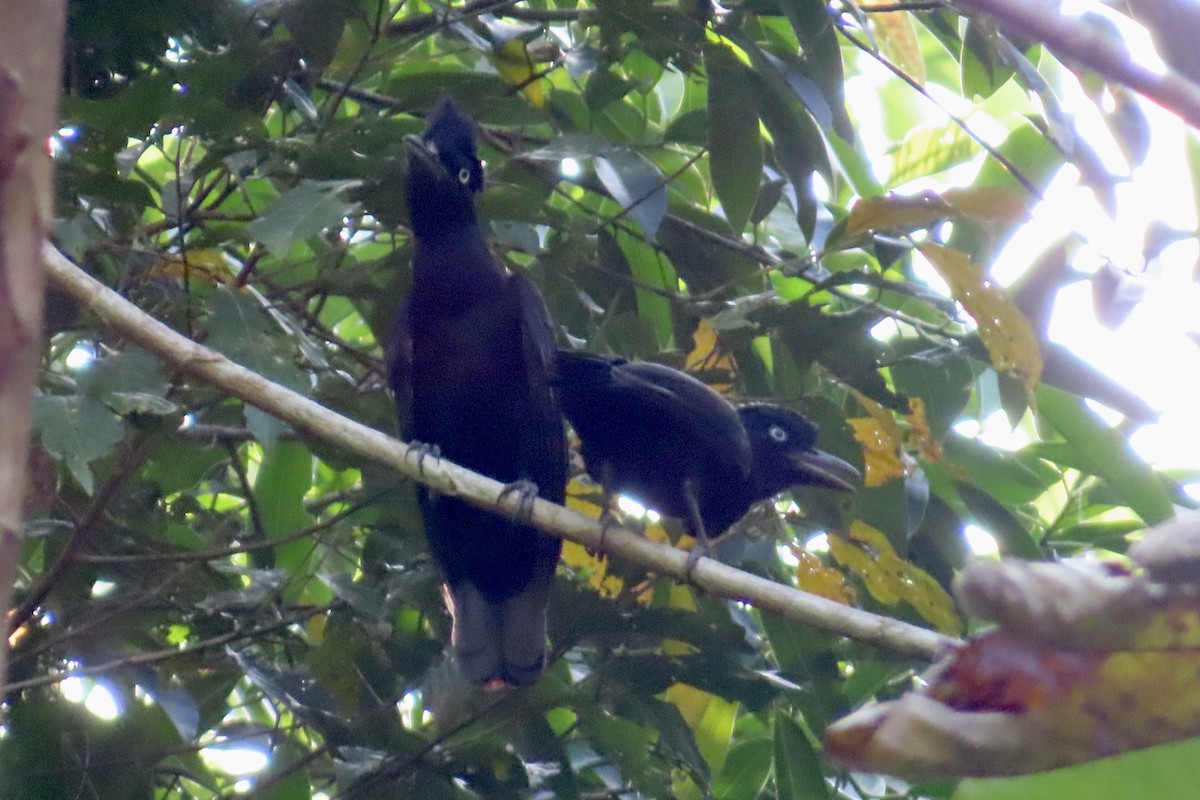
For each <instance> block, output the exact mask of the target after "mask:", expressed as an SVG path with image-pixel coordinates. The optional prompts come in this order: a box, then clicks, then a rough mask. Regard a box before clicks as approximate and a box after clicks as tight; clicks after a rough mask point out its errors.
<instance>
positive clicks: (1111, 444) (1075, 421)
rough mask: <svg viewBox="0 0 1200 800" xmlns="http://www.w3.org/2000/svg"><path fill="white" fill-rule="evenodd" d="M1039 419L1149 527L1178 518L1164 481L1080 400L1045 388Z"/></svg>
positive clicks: (1041, 393) (1041, 389) (1041, 392)
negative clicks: (1071, 448) (1069, 446)
mask: <svg viewBox="0 0 1200 800" xmlns="http://www.w3.org/2000/svg"><path fill="white" fill-rule="evenodd" d="M1037 410H1038V416H1039V417H1041V418H1042V419H1044V420H1045V421H1046V422H1048V423H1050V425H1051V426H1053V427H1054V429H1055V430H1056V431H1058V433H1059V434H1060V435H1061V436H1062V437H1063V438H1064V439H1066V441H1067V443H1068V444H1070V445H1071V446H1072V447H1074V448H1075V450H1076V451H1077V452H1078V453H1079V454H1080V455H1081V456H1082V457H1083V458H1084V459H1085V461H1086V463H1087V464H1088V465H1089V468H1088V471H1089V472H1091V473H1092V474H1093V475H1097V476H1099V477H1101V478H1104V479H1105V480H1106V481H1108V482H1109V483H1110V484H1112V487H1113V488H1114V489H1116V490H1117V492H1118V493H1119V494H1120V496H1121V497H1123V498H1124V499H1125V502H1126V503H1128V504H1129V507H1130V508H1132V509H1133V510H1134V511H1135V512H1136V513H1137V515H1138V516H1140V517H1141V518H1142V519H1143V520H1145V522H1146V524H1147V525H1155V524H1157V523H1159V522H1163V521H1165V520H1168V519H1171V518H1172V517H1174V516H1175V509H1174V506H1173V505H1172V504H1171V496H1170V495H1169V494H1167V490H1166V489H1165V488H1163V484H1162V481H1160V480H1159V478H1158V476H1157V475H1155V474H1154V470H1152V469H1151V468H1150V467H1149V465H1147V464H1146V462H1145V461H1143V460H1142V459H1141V458H1140V457H1139V456H1138V455H1137V454H1136V453H1134V452H1133V450H1132V448H1130V446H1129V442H1128V441H1127V440H1126V439H1125V437H1124V436H1122V435H1121V433H1120V431H1117V430H1115V429H1113V428H1110V427H1108V426H1107V425H1105V424H1104V422H1103V421H1101V419H1100V418H1099V417H1098V416H1097V415H1096V414H1095V412H1093V411H1092V410H1091V409H1089V408H1088V407H1087V406H1086V405H1084V403H1083V401H1082V400H1080V399H1079V398H1077V397H1075V396H1073V395H1070V394H1067V393H1066V392H1064V391H1062V390H1060V389H1055V388H1054V387H1053V386H1048V385H1046V384H1042V385H1041V386H1039V387H1038V390H1037Z"/></svg>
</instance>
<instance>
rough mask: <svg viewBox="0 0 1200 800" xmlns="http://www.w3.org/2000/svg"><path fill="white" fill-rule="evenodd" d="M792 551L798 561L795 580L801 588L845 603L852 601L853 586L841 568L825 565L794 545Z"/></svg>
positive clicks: (851, 602)
mask: <svg viewBox="0 0 1200 800" xmlns="http://www.w3.org/2000/svg"><path fill="white" fill-rule="evenodd" d="M792 553H793V555H795V556H796V559H797V561H799V563H798V564H797V565H796V582H797V584H798V585H799V586H800V588H801V589H803V590H804V591H806V592H809V593H811V594H816V595H820V596H821V597H827V598H829V599H830V600H836V601H837V602H839V603H843V604H845V605H852V604H853V603H854V600H855V591H854V587H853V586H851V585H850V584H848V583H847V582H846V576H845V575H843V574H842V572H841V570H838V569H835V568H833V567H829V566H826V565H825V564H824V563H823V562H822V561H821V559H819V558H817V557H816V556H814V555H813V554H812V553H810V552H808V551H807V550H804V549H803V548H800V547H797V546H795V545H792Z"/></svg>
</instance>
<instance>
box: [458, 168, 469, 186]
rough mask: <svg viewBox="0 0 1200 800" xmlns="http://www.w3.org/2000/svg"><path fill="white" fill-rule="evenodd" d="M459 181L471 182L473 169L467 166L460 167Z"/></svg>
mask: <svg viewBox="0 0 1200 800" xmlns="http://www.w3.org/2000/svg"><path fill="white" fill-rule="evenodd" d="M458 182H459V183H470V182H471V170H469V169H467V168H466V167H463V168H462V169H460V170H459V171H458Z"/></svg>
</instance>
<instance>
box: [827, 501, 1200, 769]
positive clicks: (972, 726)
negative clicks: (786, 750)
mask: <svg viewBox="0 0 1200 800" xmlns="http://www.w3.org/2000/svg"><path fill="white" fill-rule="evenodd" d="M1178 524H1179V523H1170V524H1168V525H1166V526H1162V527H1161V528H1159V529H1156V530H1155V531H1153V532H1151V534H1150V535H1149V536H1148V537H1147V540H1152V539H1153V538H1154V537H1155V536H1159V535H1163V534H1164V533H1165V534H1167V535H1170V534H1172V532H1173V531H1174V530H1175V528H1176V527H1177V526H1178ZM1175 532H1176V533H1177V531H1175ZM955 593H956V595H957V597H958V600H959V602H960V604H961V605H962V606H963V607H964V608H966V609H968V610H969V611H971V612H972V613H974V614H975V615H977V616H981V617H984V618H986V619H990V620H992V621H995V622H997V623H998V624H999V627H998V628H997V629H995V630H993V631H990V632H988V633H985V634H983V635H981V636H978V637H976V638H974V639H972V640H971V641H970V642H968V643H967V644H965V645H963V646H962V647H960V648H958V649H957V650H955V651H954V652H952V653H949V654H947V655H946V656H945V657H944V658H943V659H942V660H941V661H939V662H938V663H937V664H935V665H934V666H933V667H932V668H931V669H930V670H929V672H927V673H926V674H925V675H924V676H923V682H922V686H921V687H920V688H919V689H917V690H914V691H912V692H909V693H908V694H906V695H904V696H902V697H901V698H900V699H898V700H895V701H892V702H885V703H876V704H873V705H870V706H867V707H864V708H862V709H859V710H858V711H855V712H854V713H852V714H850V715H849V716H847V717H845V718H843V719H842V720H839V721H838V722H836V723H835V724H834V725H832V726H830V728H829V729H828V731H827V733H826V747H827V750H828V752H829V754H830V755H831V756H832V757H834V758H835V759H837V760H839V761H841V762H843V763H845V764H847V765H849V766H851V767H853V768H856V769H864V770H868V771H873V772H886V773H891V774H895V775H900V776H904V777H908V778H922V777H935V776H936V777H969V776H973V777H994V776H1003V775H1017V774H1025V773H1031V772H1038V771H1042V770H1047V769H1053V768H1056V767H1062V766H1067V765H1070V764H1076V763H1080V762H1083V761H1089V760H1093V759H1097V758H1103V757H1105V756H1110V755H1115V754H1117V753H1122V752H1126V751H1128V750H1134V749H1138V748H1143V747H1150V746H1153V745H1158V744H1165V743H1168V742H1173V741H1177V740H1180V739H1185V738H1189V737H1192V736H1196V735H1198V734H1200V583H1189V582H1174V583H1164V582H1161V581H1156V580H1154V579H1153V577H1151V575H1149V574H1146V573H1142V572H1131V571H1129V570H1126V569H1124V568H1122V567H1120V566H1115V567H1110V566H1108V565H1097V564H1091V563H1088V564H1073V563H1070V564H1048V563H1027V562H1020V561H1016V560H1012V561H1001V562H992V561H980V562H977V563H974V564H971V565H969V566H968V567H967V568H966V569H965V570H964V571H963V573H962V575H961V576H960V579H959V580H958V581H957V582H956V584H955Z"/></svg>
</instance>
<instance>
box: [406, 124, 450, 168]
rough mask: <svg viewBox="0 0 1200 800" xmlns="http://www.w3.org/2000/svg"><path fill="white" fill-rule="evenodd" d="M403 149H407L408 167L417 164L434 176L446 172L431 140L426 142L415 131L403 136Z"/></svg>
mask: <svg viewBox="0 0 1200 800" xmlns="http://www.w3.org/2000/svg"><path fill="white" fill-rule="evenodd" d="M404 149H405V150H407V151H408V165H409V168H410V169H411V168H412V167H413V166H417V167H419V168H421V169H423V170H424V171H425V172H427V173H429V174H430V175H432V176H434V177H440V176H443V175H445V174H446V168H445V167H443V166H442V162H441V159H439V158H438V152H437V147H436V146H435V145H434V144H433V142H427V141H425V139H423V138H421V137H420V136H417V135H416V134H415V133H410V134H408V135H406V136H405V137H404Z"/></svg>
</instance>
